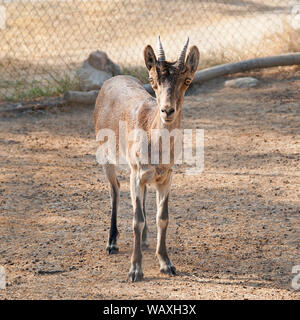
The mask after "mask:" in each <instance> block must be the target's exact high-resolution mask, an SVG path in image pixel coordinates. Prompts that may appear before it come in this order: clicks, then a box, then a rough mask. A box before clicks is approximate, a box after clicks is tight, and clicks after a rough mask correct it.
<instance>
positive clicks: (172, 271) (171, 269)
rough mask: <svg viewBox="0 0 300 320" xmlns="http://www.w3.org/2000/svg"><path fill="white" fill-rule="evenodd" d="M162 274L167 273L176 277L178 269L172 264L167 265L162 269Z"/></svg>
mask: <svg viewBox="0 0 300 320" xmlns="http://www.w3.org/2000/svg"><path fill="white" fill-rule="evenodd" d="M160 272H161V273H166V274H168V275H170V276H176V268H175V267H174V266H173V265H172V263H170V264H167V265H166V266H165V267H163V268H161V269H160Z"/></svg>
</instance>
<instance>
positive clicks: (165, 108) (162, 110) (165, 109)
mask: <svg viewBox="0 0 300 320" xmlns="http://www.w3.org/2000/svg"><path fill="white" fill-rule="evenodd" d="M174 111H175V110H174V108H170V107H169V106H165V107H163V108H162V109H161V112H163V113H166V115H167V117H169V116H170V115H172V114H173V113H174Z"/></svg>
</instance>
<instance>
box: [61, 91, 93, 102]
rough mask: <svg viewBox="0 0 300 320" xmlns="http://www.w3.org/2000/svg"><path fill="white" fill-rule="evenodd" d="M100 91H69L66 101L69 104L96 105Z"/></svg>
mask: <svg viewBox="0 0 300 320" xmlns="http://www.w3.org/2000/svg"><path fill="white" fill-rule="evenodd" d="M98 93H99V90H91V91H67V92H66V93H65V96H64V99H65V100H66V101H67V102H73V103H82V104H93V103H95V101H96V99H97V96H98Z"/></svg>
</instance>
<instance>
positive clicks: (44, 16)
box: [0, 0, 300, 100]
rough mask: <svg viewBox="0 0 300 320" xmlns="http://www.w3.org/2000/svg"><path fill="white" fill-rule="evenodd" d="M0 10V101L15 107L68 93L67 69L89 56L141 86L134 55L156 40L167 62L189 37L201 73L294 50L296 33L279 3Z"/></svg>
mask: <svg viewBox="0 0 300 320" xmlns="http://www.w3.org/2000/svg"><path fill="white" fill-rule="evenodd" d="M4 6H5V7H6V9H7V26H6V29H5V30H0V47H1V51H0V74H1V76H0V100H1V96H2V99H3V97H4V96H5V95H7V92H8V89H7V88H10V89H11V90H12V91H13V93H14V94H13V98H14V99H21V98H24V97H25V98H26V97H27V98H30V97H35V96H39V95H53V94H59V93H60V92H62V91H64V89H65V88H70V87H72V86H74V85H75V86H76V81H75V84H74V83H73V82H74V77H75V76H74V70H75V68H76V67H77V66H78V65H79V64H80V63H81V62H82V61H83V60H84V59H86V57H87V56H88V54H89V53H90V52H91V51H93V50H95V49H101V50H104V51H106V52H107V53H108V54H109V56H110V57H111V58H112V59H113V60H114V61H115V62H117V63H118V64H120V65H121V66H122V67H123V68H124V70H125V72H127V73H133V74H134V75H138V76H139V77H140V78H142V79H143V78H144V77H143V75H144V74H143V72H142V71H141V68H140V66H141V65H142V63H143V62H142V50H143V48H144V46H145V45H146V44H147V43H150V44H152V45H155V43H156V37H157V35H158V34H161V37H162V39H163V43H164V45H165V48H166V50H167V54H168V57H170V58H175V57H176V55H177V53H178V50H179V48H180V47H181V46H182V44H183V43H184V41H185V39H186V36H187V35H189V36H190V38H191V42H192V43H193V44H196V45H198V46H199V48H201V54H202V64H201V66H200V67H201V68H203V67H205V66H209V65H215V64H219V63H224V62H228V61H238V60H241V59H245V58H251V57H255V56H264V55H269V54H276V53H286V52H290V51H298V50H299V47H300V39H299V33H297V31H295V30H293V29H292V28H291V26H290V25H291V14H290V13H291V5H289V6H287V2H286V1H284V0H276V1H271V0H264V1H258V0H256V1H243V0H240V1H228V3H225V2H220V1H190V0H188V1H176V0H174V1H172V2H170V1H167V0H161V1H154V2H153V3H152V4H151V10H149V2H147V1H145V0H131V1H129V0H118V1H100V0H98V1H92V0H91V1H80V0H73V1H57V0H52V1H43V2H33V3H29V2H27V1H26V2H17V3H10V4H4ZM57 79H58V81H57ZM32 81H34V83H33V84H32ZM24 87H25V88H26V90H27V91H26V90H25V91H26V92H25V93H26V94H25V96H24ZM49 87H50V89H49ZM45 88H46V89H45ZM28 90H29V92H28Z"/></svg>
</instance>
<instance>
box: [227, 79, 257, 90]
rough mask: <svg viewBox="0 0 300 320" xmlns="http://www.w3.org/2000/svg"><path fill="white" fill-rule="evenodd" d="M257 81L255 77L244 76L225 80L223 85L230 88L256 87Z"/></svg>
mask: <svg viewBox="0 0 300 320" xmlns="http://www.w3.org/2000/svg"><path fill="white" fill-rule="evenodd" d="M258 84H259V81H258V80H257V79H255V78H251V77H244V78H236V79H232V80H227V81H225V87H231V88H253V87H257V86H258Z"/></svg>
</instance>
